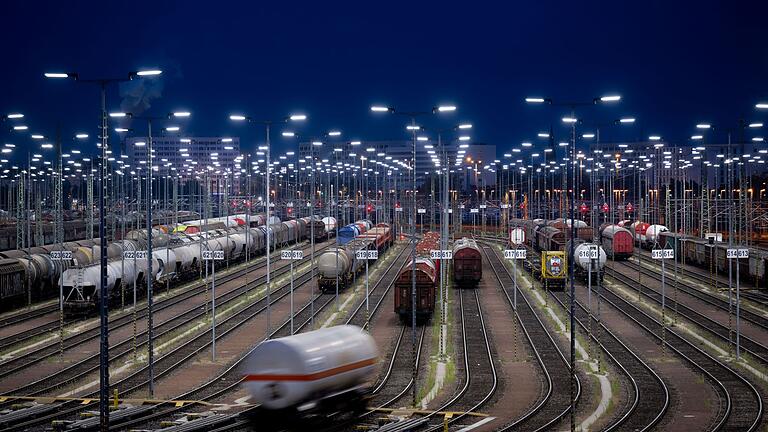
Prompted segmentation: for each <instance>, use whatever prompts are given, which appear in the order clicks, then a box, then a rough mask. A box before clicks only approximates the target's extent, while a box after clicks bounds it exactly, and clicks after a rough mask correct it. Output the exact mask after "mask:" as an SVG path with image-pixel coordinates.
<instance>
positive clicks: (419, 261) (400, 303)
mask: <svg viewBox="0 0 768 432" xmlns="http://www.w3.org/2000/svg"><path fill="white" fill-rule="evenodd" d="M436 275H437V267H436V266H435V263H434V262H432V260H431V259H429V258H427V257H416V319H417V321H420V322H423V321H426V320H427V319H429V317H430V316H432V313H433V312H434V310H435V281H436V280H437V278H436ZM412 290H413V262H412V261H410V260H409V261H408V264H406V265H405V267H403V269H402V270H401V271H400V274H399V275H398V276H397V279H395V313H397V314H398V315H399V316H400V319H401V320H402V321H403V322H405V323H410V322H411V317H412V313H413V311H412V309H411V304H412V302H411V298H412V297H411V296H412V295H413V294H412Z"/></svg>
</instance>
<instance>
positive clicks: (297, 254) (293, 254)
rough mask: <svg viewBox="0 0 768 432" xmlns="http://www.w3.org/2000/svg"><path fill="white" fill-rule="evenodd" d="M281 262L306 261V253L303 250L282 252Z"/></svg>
mask: <svg viewBox="0 0 768 432" xmlns="http://www.w3.org/2000/svg"><path fill="white" fill-rule="evenodd" d="M280 259H281V260H300V259H304V251H302V250H287V251H282V252H280Z"/></svg>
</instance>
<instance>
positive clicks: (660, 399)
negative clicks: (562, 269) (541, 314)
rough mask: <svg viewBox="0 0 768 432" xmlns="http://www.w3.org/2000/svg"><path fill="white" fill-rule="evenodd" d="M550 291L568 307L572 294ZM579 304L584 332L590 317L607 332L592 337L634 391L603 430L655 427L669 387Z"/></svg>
mask: <svg viewBox="0 0 768 432" xmlns="http://www.w3.org/2000/svg"><path fill="white" fill-rule="evenodd" d="M549 295H551V296H552V298H553V299H554V300H555V301H556V302H557V303H558V304H559V305H560V307H561V308H563V310H565V311H567V310H568V302H569V297H568V295H567V294H566V293H564V292H554V291H550V292H549ZM576 306H577V308H575V309H574V310H575V311H576V312H575V319H576V322H577V323H578V325H579V326H580V327H581V328H582V330H583V331H584V332H586V333H588V332H589V328H588V326H589V324H588V323H589V321H590V320H591V321H592V322H593V323H594V324H595V325H596V326H598V327H599V329H598V331H599V332H600V334H601V335H603V336H607V337H601V338H599V339H598V338H597V337H596V336H595V334H594V333H593V334H589V337H590V338H592V340H593V341H595V342H596V343H597V344H598V346H599V347H600V349H601V350H602V351H603V352H604V353H605V354H606V355H607V356H608V357H609V358H610V359H611V360H612V361H613V363H614V364H615V365H616V367H617V368H618V369H619V370H621V371H622V373H623V374H624V375H625V376H626V377H627V378H628V380H629V381H630V384H631V386H632V391H633V394H634V397H633V398H632V400H631V402H630V404H629V407H628V409H627V410H626V411H625V412H624V413H623V414H622V415H620V416H619V417H618V418H617V419H616V420H615V421H613V422H612V423H610V424H608V425H606V426H605V427H604V429H602V430H603V431H614V430H631V431H648V430H651V429H653V428H654V427H655V426H656V425H657V424H658V423H659V421H661V419H662V417H663V416H664V415H665V414H666V413H667V410H668V408H669V388H667V385H666V384H665V383H664V381H663V380H662V379H661V377H660V376H659V375H658V374H657V373H656V372H655V371H654V370H653V369H652V368H651V367H650V366H649V365H648V364H647V363H646V362H644V361H643V360H642V359H641V358H640V357H639V356H638V355H637V354H636V353H635V352H634V351H632V349H630V348H629V347H628V346H627V345H626V344H624V342H622V341H621V339H619V337H618V336H616V334H614V333H613V332H612V331H611V330H610V329H608V327H606V326H605V325H603V324H602V323H600V322H599V321H597V319H596V318H595V317H594V316H592V315H591V314H590V313H589V311H588V310H587V308H586V307H584V305H583V304H582V303H581V302H579V301H576Z"/></svg>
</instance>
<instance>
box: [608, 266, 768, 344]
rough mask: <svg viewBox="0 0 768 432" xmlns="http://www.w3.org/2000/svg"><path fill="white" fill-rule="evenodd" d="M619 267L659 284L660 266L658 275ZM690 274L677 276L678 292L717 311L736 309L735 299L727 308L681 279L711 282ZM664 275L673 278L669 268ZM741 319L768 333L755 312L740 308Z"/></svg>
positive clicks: (767, 326) (767, 321) (763, 320)
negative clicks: (636, 272) (638, 273)
mask: <svg viewBox="0 0 768 432" xmlns="http://www.w3.org/2000/svg"><path fill="white" fill-rule="evenodd" d="M620 265H623V266H626V267H627V268H631V269H632V270H633V271H639V272H640V273H641V274H642V275H643V276H647V277H650V278H652V279H654V280H656V281H658V282H659V283H660V282H661V273H660V272H661V266H659V273H656V272H653V271H651V270H650V269H648V268H645V267H641V266H640V264H639V263H637V262H634V261H625V262H622V263H621V264H620ZM610 267H613V268H615V267H617V265H616V264H613V265H611V266H610ZM670 267H671V266H670ZM692 274H695V273H691V272H690V271H688V270H686V272H685V273H684V274H680V275H678V279H677V281H676V282H677V284H676V285H677V289H678V290H680V291H682V292H683V293H685V294H687V295H688V296H690V297H693V298H695V299H697V300H700V301H702V302H704V303H706V304H708V305H710V306H714V307H716V308H718V309H721V310H723V311H726V312H728V310H729V309H730V310H734V308H735V307H736V305H735V301H736V299H735V298H734V304H733V305H731V306H729V305H728V302H727V301H726V300H724V299H722V298H720V297H719V296H717V295H714V294H711V293H708V292H706V291H702V290H701V289H699V288H696V287H695V286H692V285H691V284H690V283H688V282H686V281H685V280H683V279H682V277H690V278H691V279H698V280H699V281H700V282H702V283H709V282H711V280H702V279H701V278H698V277H691V275H692ZM666 275H667V277H668V278H673V277H674V276H675V275H674V273H672V272H670V269H669V268H667V269H666ZM669 284H670V285H673V284H675V280H674V279H670V281H669ZM742 295H743V293H742ZM741 318H742V319H743V320H745V321H748V322H750V323H752V324H754V325H755V326H757V327H760V328H761V329H763V330H766V331H768V318H766V317H765V316H764V315H762V314H757V313H755V312H752V311H750V310H749V309H745V308H744V307H742V308H741Z"/></svg>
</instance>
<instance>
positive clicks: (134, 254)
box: [123, 251, 147, 260]
mask: <svg viewBox="0 0 768 432" xmlns="http://www.w3.org/2000/svg"><path fill="white" fill-rule="evenodd" d="M123 259H139V260H144V259H147V251H124V252H123Z"/></svg>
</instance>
